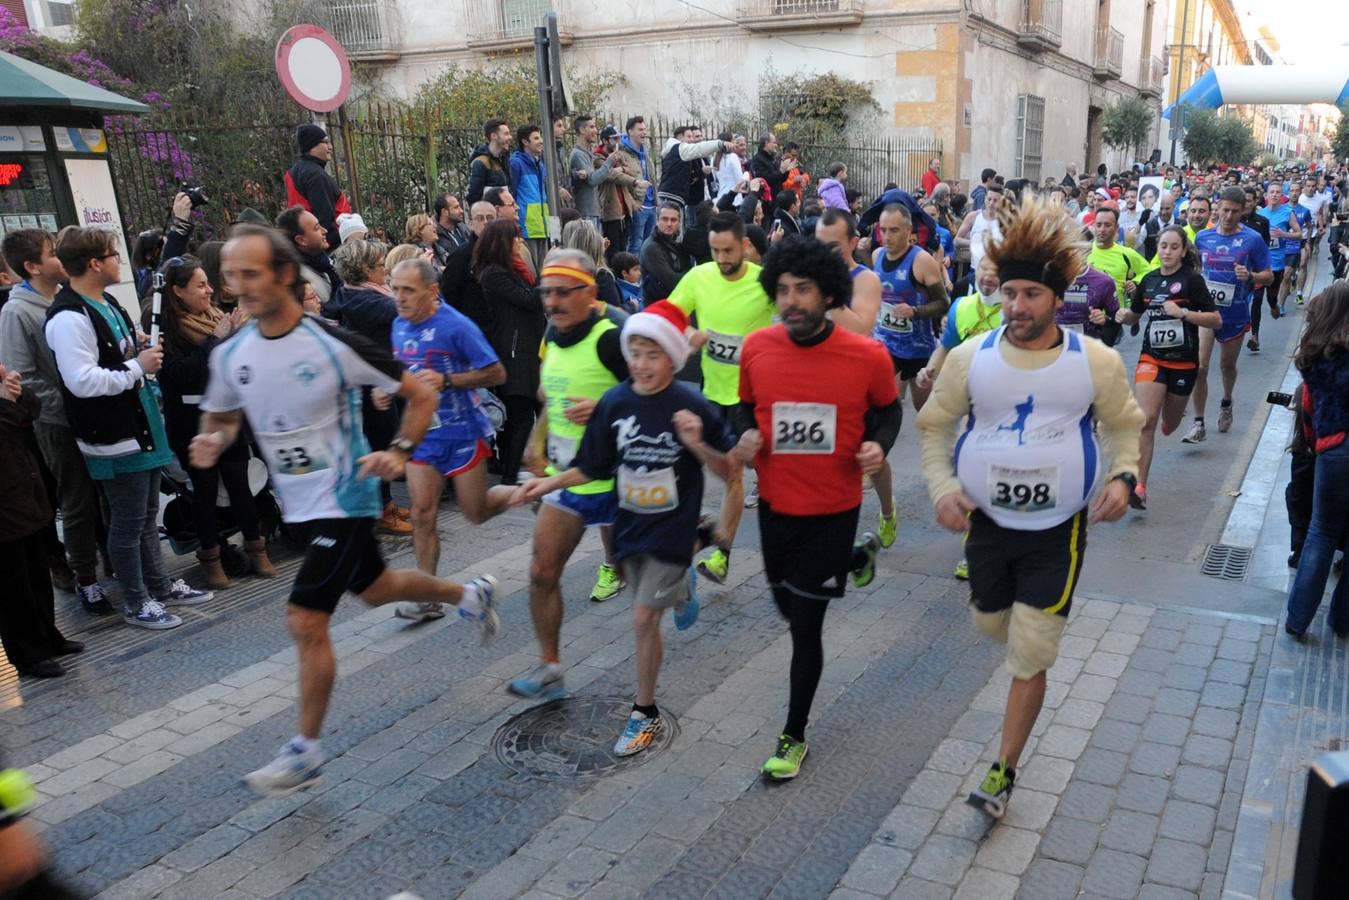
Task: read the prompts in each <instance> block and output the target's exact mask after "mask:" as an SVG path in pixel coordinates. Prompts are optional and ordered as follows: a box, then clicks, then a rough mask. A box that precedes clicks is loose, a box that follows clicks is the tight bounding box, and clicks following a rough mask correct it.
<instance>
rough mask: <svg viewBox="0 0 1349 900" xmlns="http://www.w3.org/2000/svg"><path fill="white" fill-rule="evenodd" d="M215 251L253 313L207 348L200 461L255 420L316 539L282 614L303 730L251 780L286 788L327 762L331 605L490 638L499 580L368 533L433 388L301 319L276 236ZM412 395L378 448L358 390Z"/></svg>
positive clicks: (267, 789) (289, 263) (197, 449)
mask: <svg viewBox="0 0 1349 900" xmlns="http://www.w3.org/2000/svg"><path fill="white" fill-rule="evenodd" d="M232 234H233V237H232V238H231V239H230V241H229V243H227V244H226V245H225V248H224V250H223V251H222V253H221V274H222V275H223V277H224V278H225V281H226V282H227V283H228V284H229V286H230V288H231V289H232V290H233V291H234V292H235V294H236V295H237V296H238V297H239V305H240V306H241V307H242V308H243V310H244V311H245V312H246V313H248V315H249V316H250V318H251V321H250V322H249V323H248V324H247V325H245V326H243V327H242V328H240V329H239V330H238V331H236V332H235V333H234V335H232V336H231V337H230V338H229V340H227V341H225V342H224V343H222V344H220V345H219V346H218V347H216V348H215V349H214V350H212V351H211V378H210V382H209V384H208V386H207V389H206V396H205V398H204V399H203V400H202V403H201V410H202V413H203V415H202V419H201V426H200V427H201V433H200V434H198V435H197V436H196V437H195V438H193V439H192V444H191V448H190V450H189V453H190V457H191V460H192V464H193V465H194V466H196V467H197V468H200V469H208V468H210V467H211V466H213V465H215V464H216V461H217V460H218V459H219V458H220V454H221V453H222V452H223V451H224V449H225V448H226V447H228V446H229V445H230V444H232V443H234V441H235V439H236V438H237V437H238V436H239V429H240V426H241V424H242V421H243V416H244V415H247V416H248V420H249V424H250V425H251V426H252V430H253V436H254V437H255V438H256V440H257V442H258V444H259V445H260V447H261V448H262V453H263V457H264V458H265V460H266V462H267V467H268V469H269V470H270V471H271V473H272V483H273V485H274V486H275V487H276V491H277V494H278V495H279V499H280V500H281V506H282V509H283V511H284V512H283V515H284V517H285V520H286V522H288V523H290V524H292V525H296V526H303V529H302V530H303V531H305V532H306V533H307V534H308V539H309V543H308V546H307V548H306V550H305V559H304V563H303V564H302V565H301V566H300V571H299V573H297V575H296V576H295V585H294V587H292V589H291V593H290V600H289V604H288V606H287V609H286V623H287V625H288V626H289V628H290V633H291V636H292V638H293V639H294V640H295V645H296V649H297V651H298V654H299V669H300V695H299V711H300V714H299V719H300V722H299V733H298V734H296V736H295V737H294V738H292V739H291V740H290V741H289V742H288V743H287V744H286V745H285V746H284V747H282V748H281V752H280V753H279V754H278V755H277V757H276V759H274V760H273V761H272V762H271V763H269V764H268V765H266V766H263V767H262V768H261V769H258V770H256V771H254V772H251V773H249V774H248V775H247V776H246V777H245V778H244V781H245V782H246V783H247V784H248V786H249V787H251V788H253V790H255V791H257V792H259V793H263V794H289V793H291V792H293V791H296V790H299V789H301V788H307V787H312V786H314V785H315V784H317V783H318V781H319V778H320V769H321V767H322V765H323V762H324V755H323V751H322V750H321V749H320V747H319V732H320V730H321V728H322V726H323V717H324V713H325V712H326V711H327V708H328V700H329V698H330V697H331V695H332V689H333V680H334V679H335V677H336V675H337V660H336V658H335V657H334V655H333V647H332V642H331V640H330V637H329V633H328V625H329V621H330V619H331V618H332V613H333V610H335V609H336V608H337V601H338V600H340V599H341V598H342V594H343V592H344V591H347V590H350V591H352V592H353V593H355V594H357V595H359V596H360V598H361V599H362V600H364V601H365V602H366V603H367V604H369V605H371V606H379V605H381V604H385V603H394V602H397V601H399V600H421V601H435V602H438V603H448V604H451V605H454V606H457V607H459V614H460V616H462V617H463V618H466V619H471V620H474V621H476V622H478V623H479V625H480V626H481V628H482V634H483V639H484V640H485V641H490V640H492V639H494V638H495V637H496V634H497V631H498V630H499V628H500V621H499V620H498V618H497V613H496V610H495V608H494V591H495V587H496V579H494V578H492V577H491V576H490V575H484V576H481V577H479V578H475V579H474V580H473V581H472V582H470V583H469V584H466V585H458V584H454V583H453V582H450V581H445V580H444V579H441V578H436V577H434V576H432V575H428V574H426V573H424V572H420V571H417V570H416V569H388V568H385V566H384V560H383V558H382V556H381V554H380V550H379V544H378V543H377V542H376V540H375V537H374V528H375V519H376V518H377V517H378V516H379V513H380V502H379V489H378V482H377V481H376V480H375V479H374V478H371V477H370V476H372V475H373V476H377V477H378V478H383V479H385V480H386V481H391V480H393V479H395V478H397V477H398V476H399V475H401V474H402V473H403V471H404V468H405V466H406V464H407V461H408V459H409V458H411V456H412V453H413V451H414V450H416V448H417V445H418V443H419V442H420V441H421V439H422V436H423V435H424V434H425V433H426V426H427V425H428V424H429V423H430V421H431V414H432V411H433V410H434V409H435V402H436V398H435V393H434V392H433V391H432V390H431V389H430V388H428V387H426V386H425V385H424V384H422V382H421V381H419V380H418V379H417V378H416V377H415V376H413V375H411V374H409V373H407V372H404V371H403V367H402V366H401V365H399V363H398V362H397V361H395V360H394V359H393V357H392V356H391V355H390V354H389V351H388V350H387V349H385V348H383V347H377V346H376V345H374V344H372V343H371V342H369V341H367V340H365V339H364V338H361V337H359V336H357V335H353V334H351V333H350V332H348V331H344V330H342V329H340V328H337V327H334V326H331V325H328V324H327V323H325V322H324V321H323V320H321V319H319V318H318V317H316V316H308V315H305V313H304V310H303V308H302V306H301V305H300V304H301V303H302V302H303V297H304V283H303V281H302V280H301V277H300V266H301V261H300V258H299V255H298V253H297V252H296V250H295V248H294V245H293V244H292V243H291V242H290V241H288V240H286V239H285V238H284V237H283V236H282V235H281V233H280V232H278V231H275V230H273V229H270V228H264V227H259V226H256V225H236V226H235V227H234V228H233V230H232ZM365 385H369V386H371V387H375V388H379V389H380V390H382V391H384V392H386V393H390V394H393V393H396V394H398V395H399V396H401V397H404V398H406V399H407V401H408V405H407V412H406V414H405V415H404V417H403V423H402V428H401V430H400V432H399V435H398V437H396V438H395V439H394V441H393V443H392V445H391V446H390V447H389V448H388V449H387V450H377V451H375V452H373V453H372V452H370V447H369V445H368V444H367V443H366V441H365V437H364V436H363V434H362V433H361V412H360V410H361V387H362V386H365Z"/></svg>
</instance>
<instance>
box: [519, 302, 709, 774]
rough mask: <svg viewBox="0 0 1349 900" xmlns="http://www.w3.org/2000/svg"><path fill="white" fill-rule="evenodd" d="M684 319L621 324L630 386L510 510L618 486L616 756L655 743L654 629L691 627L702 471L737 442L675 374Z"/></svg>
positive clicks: (704, 536)
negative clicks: (599, 485)
mask: <svg viewBox="0 0 1349 900" xmlns="http://www.w3.org/2000/svg"><path fill="white" fill-rule="evenodd" d="M687 328H688V317H687V316H686V315H685V314H684V312H683V310H681V309H679V307H677V306H675V305H674V304H673V303H670V302H668V301H665V300H660V301H658V302H656V303H653V304H651V305H650V306H648V307H647V308H646V309H645V310H643V311H642V312H639V313H636V314H635V315H633V316H631V317H629V318H628V320H627V321H626V322H625V323H624V325H623V331H622V334H621V339H622V347H623V356H624V357H625V358H626V359H627V362H628V370H629V372H631V377H629V378H628V379H627V380H625V381H623V382H621V383H620V384H618V385H616V386H615V387H612V388H610V389H609V390H608V391H606V392H605V394H604V396H603V397H601V398H600V401H599V403H598V404H597V405H596V407H595V411H594V413H593V414H592V415H591V417H590V421H589V422H588V423H587V424H586V430H585V435H584V436H583V437H582V438H581V446H580V449H579V450H578V451H577V453H576V456H575V457H574V458H573V460H572V467H571V468H570V469H568V470H566V471H565V472H559V473H558V474H556V475H553V476H551V477H549V478H535V479H532V480H530V481H527V482H526V483H524V484H522V485H521V486H520V487H519V489H518V490H517V492H516V495H515V500H514V502H516V503H527V502H530V501H533V500H538V499H541V498H542V497H543V496H545V495H546V494H549V493H551V492H552V491H555V490H558V489H560V488H567V487H575V486H577V485H581V484H585V483H587V482H589V481H595V480H607V479H610V478H617V492H618V513H617V515H616V517H615V519H614V558H615V559H616V560H617V561H618V563H619V565H621V566H622V568H623V575H624V579H625V580H626V581H627V583H628V584H629V586H630V587H631V589H632V590H633V606H634V612H633V628H634V630H635V631H636V635H637V698H636V701H635V702H634V703H633V706H632V713H631V715H629V717H628V722H627V725H626V727H625V728H624V729H623V733H622V735H620V736H619V738H618V742H617V743H616V744H615V745H614V753H615V754H616V755H618V756H630V755H632V754H634V753H638V752H640V751H642V750H645V749H646V748H647V747H649V746H650V745H651V742H652V740H653V739H654V738H655V737H656V735H657V734H659V733H660V729H661V727H662V724H661V719H660V711H659V709H657V707H656V676H657V674H658V673H659V671H660V661H661V656H662V654H663V652H664V650H663V646H662V644H661V637H660V620H661V618H662V617H663V616H664V614H665V610H666V609H669V608H670V607H674V610H675V627H676V628H678V629H679V630H681V631H683V630H684V629H686V628H689V627H690V626H691V625H693V623H694V622H695V621H696V620H697V618H698V600H697V598H696V597H695V596H694V595H693V584H694V575H693V569H692V568H691V565H692V562H693V555H694V553H695V552H696V551H697V550H698V549H700V546H701V545H707V544H710V543H712V539H713V535H712V534H711V533H710V532H711V526H710V524H709V525H706V526H700V522H699V512H700V510H701V508H702V501H703V466H707V467H708V468H709V469H711V470H712V471H713V472H715V473H716V474H717V475H718V476H719V477H721V478H723V479H724V478H725V477H726V475H727V472H728V470H729V468H730V462H729V461H728V459H727V456H726V453H727V452H728V451H729V450H730V449H731V448H732V447H733V446H734V445H735V438H734V437H733V436H732V434H731V430H730V428H729V427H728V425H727V423H726V422H725V420H724V419H722V417H721V412H720V411H719V410H718V409H717V407H716V406H715V405H714V404H713V403H712V402H711V401H709V400H707V399H706V398H705V397H703V395H702V394H700V393H699V392H698V390H697V389H696V388H694V387H692V386H690V385H689V384H687V383H686V382H682V381H676V380H675V373H676V372H678V371H679V370H680V369H682V368H683V367H684V364H685V363H686V362H687V361H688V355H689V344H688V339H687V338H686V337H685V336H684V333H685V331H686V329H687Z"/></svg>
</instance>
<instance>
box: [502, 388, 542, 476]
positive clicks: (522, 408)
mask: <svg viewBox="0 0 1349 900" xmlns="http://www.w3.org/2000/svg"><path fill="white" fill-rule="evenodd" d="M501 400H502V402H503V403H505V404H506V427H505V428H503V429H502V430H501V431H500V433H499V434H498V435H497V458H498V459H500V460H501V483H502V484H514V483H515V474H516V473H517V472H519V471H520V462H521V461H522V460H523V459H524V458H525V446H526V445H527V444H528V443H529V433H530V432H531V431H533V430H534V417H535V416H537V415H538V413H539V401H538V400H536V399H534V398H533V397H521V396H507V397H502V398H501Z"/></svg>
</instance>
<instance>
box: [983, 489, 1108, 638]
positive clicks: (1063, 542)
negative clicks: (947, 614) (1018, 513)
mask: <svg viewBox="0 0 1349 900" xmlns="http://www.w3.org/2000/svg"><path fill="white" fill-rule="evenodd" d="M1086 547H1087V511H1086V510H1085V509H1084V510H1082V511H1080V512H1078V513H1077V514H1076V515H1075V516H1073V517H1072V518H1071V519H1069V520H1068V521H1066V522H1063V523H1061V524H1059V525H1055V526H1054V527H1053V528H1048V529H1045V530H1043V531H1019V530H1017V529H1014V528H1003V527H1002V526H1001V525H999V524H998V523H996V522H994V521H993V520H992V519H990V518H989V517H988V516H986V515H984V513H983V512H982V511H981V510H975V511H974V513H972V514H971V515H970V531H969V537H968V538H967V539H966V541H965V559H966V561H968V562H969V564H970V602H972V603H973V604H974V607H975V609H978V610H979V611H980V612H1000V611H1001V610H1004V609H1008V608H1010V607H1011V605H1012V604H1013V603H1024V604H1026V605H1027V606H1032V607H1034V608H1035V609H1042V610H1044V611H1046V612H1053V613H1057V614H1059V615H1061V616H1066V615H1068V610H1069V609H1070V608H1071V607H1072V605H1073V591H1074V590H1075V589H1076V588H1077V579H1078V576H1079V575H1081V574H1082V554H1083V551H1084V550H1085V549H1086Z"/></svg>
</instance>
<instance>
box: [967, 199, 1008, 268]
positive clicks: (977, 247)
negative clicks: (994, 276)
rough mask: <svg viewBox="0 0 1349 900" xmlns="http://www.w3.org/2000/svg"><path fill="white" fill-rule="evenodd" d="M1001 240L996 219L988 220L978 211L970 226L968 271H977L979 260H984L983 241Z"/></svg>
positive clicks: (984, 246)
mask: <svg viewBox="0 0 1349 900" xmlns="http://www.w3.org/2000/svg"><path fill="white" fill-rule="evenodd" d="M990 240H994V241H1000V240H1002V226H1001V225H999V224H998V220H997V218H996V217H994V218H992V219H990V218H989V217H988V216H986V215H984V211H983V210H982V209H981V210H979V214H978V215H977V216H975V217H974V224H973V225H971V226H970V271H971V272H977V271H978V270H979V260H981V259H983V258H984V250H985V249H986V247H987V244H985V241H990Z"/></svg>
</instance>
